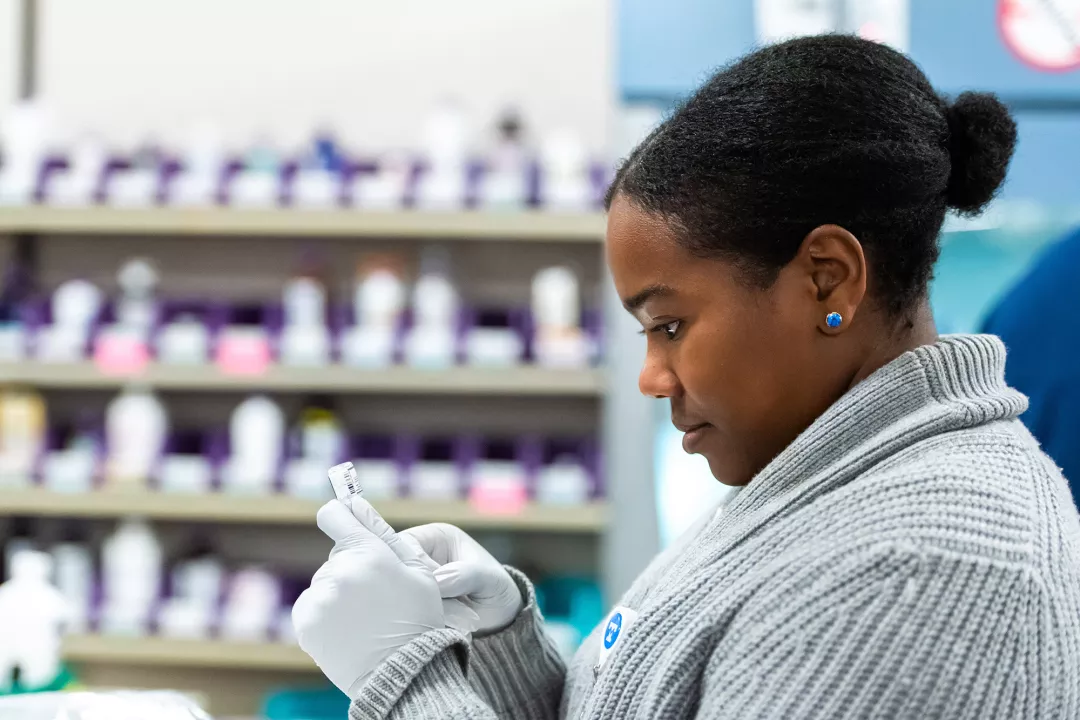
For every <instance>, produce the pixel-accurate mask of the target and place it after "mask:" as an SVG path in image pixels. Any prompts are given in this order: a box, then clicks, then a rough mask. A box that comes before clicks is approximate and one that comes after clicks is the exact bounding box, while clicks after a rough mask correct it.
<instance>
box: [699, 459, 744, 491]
mask: <svg viewBox="0 0 1080 720" xmlns="http://www.w3.org/2000/svg"><path fill="white" fill-rule="evenodd" d="M702 455H704V456H705V459H706V460H707V461H708V462H709V471H710V472H712V476H713V477H714V478H716V479H717V480H719V481H720V484H721V485H728V486H730V487H742V486H743V485H746V484H747V483H748V482H749V480H748V478H747V477H746V473H745V472H744V471H743V469H742V466H741V465H740V464H739V463H733V462H731V460H732V458H731V457H730V456H729V457H728V458H726V460H727V462H724V461H723V460H721V458H719V457H717V456H716V455H714V454H713V453H702Z"/></svg>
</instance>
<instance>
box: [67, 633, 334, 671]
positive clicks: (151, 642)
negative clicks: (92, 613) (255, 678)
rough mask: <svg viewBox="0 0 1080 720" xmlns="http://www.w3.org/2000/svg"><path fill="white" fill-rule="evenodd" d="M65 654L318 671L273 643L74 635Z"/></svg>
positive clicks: (88, 659) (294, 650)
mask: <svg viewBox="0 0 1080 720" xmlns="http://www.w3.org/2000/svg"><path fill="white" fill-rule="evenodd" d="M63 653H64V658H66V659H67V660H68V661H70V662H76V663H111V664H117V665H120V664H124V665H156V666H166V667H198V668H230V669H238V670H289V671H318V668H317V667H316V666H315V664H314V663H313V662H312V661H311V658H309V657H308V656H307V655H306V654H305V653H304V651H303V650H301V649H300V648H298V647H296V646H293V645H285V644H279V643H270V642H264V643H255V642H252V643H246V642H236V641H225V640H180V639H172V638H158V637H144V638H126V637H111V636H105V635H71V636H68V637H66V638H65V639H64V650H63Z"/></svg>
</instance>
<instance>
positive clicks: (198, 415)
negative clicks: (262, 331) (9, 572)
mask: <svg viewBox="0 0 1080 720" xmlns="http://www.w3.org/2000/svg"><path fill="white" fill-rule="evenodd" d="M603 230H604V218H603V216H602V215H601V214H598V213H580V214H560V213H546V212H522V213H487V212H430V213H429V212H365V211H360V210H344V209H342V210H320V211H316V210H294V209H231V208H202V209H175V208H112V207H89V208H56V207H45V206H33V207H19V208H12V207H6V208H5V207H0V265H3V264H4V263H5V262H6V261H7V259H8V258H11V259H17V260H18V261H19V262H22V263H24V264H26V265H27V266H29V267H31V268H32V269H33V274H34V276H35V279H36V280H37V282H38V284H39V285H40V286H42V287H47V288H51V287H54V286H55V285H56V284H58V283H59V282H61V281H63V280H64V279H67V278H69V277H74V276H81V277H87V278H89V279H91V280H94V281H95V282H97V283H98V284H99V285H101V286H103V287H105V288H111V287H113V284H114V283H113V276H114V274H115V271H116V269H117V267H118V266H119V264H120V262H122V261H123V260H124V259H126V258H127V257H131V256H135V255H140V256H146V257H149V258H151V259H153V260H154V261H155V262H156V263H157V264H158V265H159V267H160V268H161V269H162V272H163V277H165V278H166V280H167V282H168V283H171V287H170V290H171V291H172V292H173V293H174V294H179V295H180V296H183V294H184V293H187V294H188V295H195V296H210V297H213V296H215V294H216V293H217V292H219V291H221V290H222V289H224V290H227V291H235V292H237V293H252V294H255V295H258V296H259V297H260V298H267V297H274V296H275V293H276V292H279V291H280V290H279V289H280V287H281V284H282V283H283V281H284V280H285V279H286V277H287V272H288V269H289V268H290V266H291V265H292V264H293V263H295V261H296V259H297V255H298V253H299V252H300V251H301V250H303V251H304V252H307V253H309V254H310V253H314V254H315V255H318V256H319V257H320V258H321V259H322V260H323V261H324V263H325V264H326V265H328V266H330V267H332V268H336V269H337V270H338V272H339V276H338V277H337V282H338V284H337V286H336V288H335V287H334V286H331V291H332V292H333V291H335V290H336V291H337V292H339V293H340V291H341V288H342V287H344V285H345V283H346V281H347V278H348V275H349V274H350V273H351V268H352V267H353V266H354V263H355V258H356V256H357V255H358V254H362V253H363V252H368V251H373V252H387V251H390V252H394V251H399V250H404V251H406V252H415V251H416V250H417V249H419V245H421V244H432V243H439V244H442V245H446V246H447V247H448V248H449V251H450V255H451V257H454V258H455V272H458V271H459V270H460V271H462V272H463V273H464V275H465V276H464V277H462V278H460V281H461V283H462V286H463V287H466V288H469V289H470V290H471V289H475V288H487V289H490V290H491V293H493V296H498V297H500V298H505V297H508V296H509V295H508V294H513V297H514V298H515V300H517V301H521V300H523V299H527V297H528V294H527V283H528V279H529V278H530V277H531V274H532V273H533V272H535V270H537V269H538V268H539V267H543V266H544V265H546V264H553V263H558V262H564V261H567V262H570V263H571V264H573V265H575V267H577V268H578V269H579V271H580V272H581V273H582V274H583V290H585V291H586V292H587V293H589V292H592V291H595V292H594V293H593V296H594V297H597V298H601V297H602V303H603V316H604V323H605V343H606V347H605V351H604V356H605V358H606V360H605V363H604V366H603V368H600V369H582V370H570V371H567V370H551V369H544V368H537V367H518V368H507V369H479V368H470V367H456V368H452V369H448V370H444V371H422V370H415V369H409V368H401V367H394V368H387V369H383V370H353V369H348V368H343V367H335V366H332V367H327V368H320V369H318V370H308V369H303V368H289V367H272V368H270V369H269V370H268V371H267V372H265V373H263V374H259V375H254V376H237V375H227V374H223V373H222V372H220V371H218V370H217V369H216V368H213V367H179V366H165V365H156V364H151V365H149V366H147V367H146V368H145V369H144V370H143V371H141V372H140V373H138V374H137V375H136V376H116V375H110V374H107V373H104V372H102V371H101V370H100V369H99V368H98V367H96V366H95V365H94V364H93V363H90V362H86V363H76V364H41V363H36V362H20V363H14V364H12V363H8V364H0V384H4V383H15V384H19V385H23V386H29V387H35V388H38V389H39V390H40V391H41V392H43V393H44V394H45V395H46V397H47V398H48V401H49V406H50V412H52V411H53V408H54V407H56V408H57V412H58V413H60V412H67V413H69V414H70V413H72V412H75V411H77V410H83V409H85V407H93V408H95V409H98V410H100V409H102V408H103V407H104V404H105V403H106V402H107V400H108V399H109V398H110V397H111V396H112V395H114V394H115V393H116V392H117V391H118V390H119V389H120V388H122V387H123V386H125V385H126V384H127V383H130V382H135V383H138V384H140V385H143V386H147V387H150V388H153V389H155V390H156V391H159V392H160V393H161V394H162V397H163V398H164V399H165V402H166V404H167V405H168V406H169V407H170V411H172V409H173V407H174V406H175V407H179V408H181V409H184V412H185V413H186V418H187V422H189V423H190V422H191V421H192V419H193V418H195V419H196V421H203V420H204V419H205V422H208V423H209V422H217V423H219V424H220V422H221V419H222V413H227V409H226V408H228V407H230V406H231V405H230V403H231V404H235V402H236V399H237V398H239V397H241V396H243V395H244V394H247V393H251V392H266V393H270V394H271V395H273V396H275V397H277V398H280V401H281V402H282V404H283V406H285V407H288V408H291V410H295V409H296V407H297V406H298V403H300V402H302V398H303V397H304V396H306V395H309V394H319V395H333V396H335V397H338V398H339V399H340V402H341V403H342V405H343V406H344V407H345V408H346V409H347V410H349V411H350V412H352V418H353V419H359V420H360V421H362V422H367V421H370V419H371V418H372V417H377V418H379V419H380V421H385V425H384V426H380V427H385V426H389V427H395V423H398V422H403V423H406V424H409V423H420V424H421V425H423V423H424V422H428V423H429V425H430V423H431V422H444V423H453V425H451V427H455V428H457V427H458V423H462V424H465V425H467V424H468V423H469V422H475V421H478V419H485V418H488V417H489V416H490V423H491V424H493V425H494V427H495V428H503V427H506V428H515V427H528V428H530V429H543V428H539V426H540V425H542V426H544V428H546V429H549V430H552V431H555V430H565V429H566V428H571V429H575V431H578V430H581V429H587V430H588V431H592V432H596V431H597V427H599V428H600V433H601V438H602V447H603V452H604V455H605V476H606V478H607V496H606V498H605V501H604V502H598V503H594V504H592V505H589V506H584V507H566V508H561V507H545V506H542V505H536V504H530V505H527V506H525V507H524V508H521V509H520V510H519V511H518V512H514V513H510V514H491V513H489V512H481V511H479V510H477V509H476V508H474V507H473V506H471V505H470V504H469V503H468V502H466V501H460V502H454V503H436V502H418V501H413V500H404V499H402V500H392V501H382V502H377V503H376V505H377V507H378V508H379V509H380V511H381V512H382V513H383V514H384V516H385V517H386V518H387V520H388V521H390V522H391V523H392V524H395V525H398V526H401V527H404V526H408V525H415V524H420V523H424V522H431V521H445V522H451V523H455V524H458V525H460V526H462V527H465V528H468V529H469V530H470V531H472V532H474V533H494V534H497V535H499V536H501V537H503V538H512V539H513V542H514V543H518V542H520V543H522V544H523V545H524V546H526V549H529V548H532V550H533V552H534V553H539V554H542V555H543V559H544V561H545V562H549V563H555V566H556V568H557V566H558V563H560V562H571V563H577V564H578V565H581V564H582V563H584V564H585V565H586V566H588V567H591V568H592V571H593V572H597V571H598V572H599V574H600V575H601V577H602V579H603V581H604V585H605V588H606V589H607V592H608V594H609V595H611V596H615V595H617V593H620V592H621V591H622V590H624V589H625V588H626V587H627V586H628V585H629V582H630V580H631V579H632V578H633V577H634V576H635V575H636V574H637V572H638V571H639V570H640V569H641V568H642V567H643V565H644V563H645V562H647V560H648V558H649V557H651V555H652V554H653V553H654V552H655V550H656V547H655V544H656V539H655V537H656V532H655V523H656V519H655V508H654V504H653V500H652V498H653V496H654V491H653V488H652V471H651V469H652V444H653V442H654V430H655V419H656V418H655V415H654V410H653V409H652V407H651V406H650V405H648V404H647V403H646V402H645V401H644V400H643V399H642V398H641V397H640V396H639V395H638V393H637V382H636V379H637V371H638V362H639V359H640V353H641V348H640V346H639V345H638V344H637V343H638V342H639V341H640V339H639V338H637V336H636V334H635V333H634V332H632V330H635V329H636V328H635V327H633V325H634V323H633V321H632V319H630V318H629V317H628V316H625V313H624V312H623V310H622V309H621V306H620V304H619V302H618V301H617V299H616V298H615V297H614V293H613V292H612V291H610V290H607V291H601V288H604V287H605V286H607V285H609V283H608V282H607V281H606V280H605V277H604V274H603V268H602V257H601V240H602V236H603ZM227 299H233V298H227ZM290 403H291V405H290ZM345 415H348V413H345ZM204 416H205V417H204ZM345 421H346V424H347V425H348V424H349V418H348V417H346V418H345ZM523 424H524V425H523ZM428 429H430V427H428ZM316 509H317V503H312V502H308V501H303V500H297V499H292V498H288V497H284V496H273V497H263V498H241V497H230V496H227V495H224V494H214V495H207V496H179V495H164V494H160V493H155V492H152V491H137V492H131V491H128V492H108V491H105V490H102V491H98V492H94V493H91V494H85V495H62V494H55V493H51V492H48V491H45V490H41V489H37V488H22V489H19V488H12V487H8V488H2V489H0V517H12V516H27V517H34V518H41V519H42V520H41V521H42V522H58V521H59V520H58V519H62V518H72V519H78V520H81V521H83V522H90V523H104V524H105V525H108V523H109V522H111V521H113V520H114V519H116V518H120V517H124V516H129V515H138V516H142V517H145V518H148V519H151V520H153V521H154V522H156V523H161V524H163V526H165V527H174V528H179V529H180V530H185V529H189V528H190V529H192V531H193V532H200V533H202V532H207V531H203V530H195V529H196V528H212V529H213V532H221V533H225V532H227V533H232V534H231V535H229V537H230V538H232V537H239V538H240V540H244V539H245V537H247V538H248V539H247V543H248V545H247V547H250V548H252V549H253V550H261V551H264V552H265V550H266V548H267V547H272V546H273V544H274V538H275V537H277V534H278V533H288V534H289V535H288V537H289V538H290V540H289V542H290V543H292V542H293V540H292V538H299V535H297V534H303V533H311V537H310V538H308V539H307V540H305V542H306V543H307V544H308V545H311V543H312V542H316V544H315V545H313V547H316V548H318V553H321V554H325V548H324V547H323V546H322V545H321V544H317V540H322V541H324V540H325V538H321V536H319V535H318V532H317V530H315V529H314V522H313V520H314V515H315V511H316ZM2 522H3V520H0V523H2ZM237 533H239V534H240V535H239V536H237V535H236V534H237ZM244 533H248V535H247V536H245V535H244ZM305 537H306V536H305ZM316 538H317V539H316ZM298 542H299V540H298ZM241 545H243V543H241ZM293 549H294V548H291V547H290V550H293ZM236 552H239V551H236ZM236 552H234V555H235V554H236ZM242 559H243V558H242ZM255 559H258V558H255ZM311 563H312V568H313V567H314V566H315V565H317V563H318V555H315V556H313V557H312V558H311ZM549 569H550V568H549ZM65 653H66V656H67V658H68V659H69V660H70V661H71V662H72V663H73V664H75V665H76V667H77V669H78V670H79V672H80V673H81V675H82V677H83V678H84V680H87V681H88V682H91V683H93V684H97V685H110V686H116V685H141V686H146V687H162V686H168V687H174V688H178V689H190V690H193V691H198V692H202V693H205V694H206V695H207V696H208V697H209V700H210V703H211V709H212V710H214V711H215V712H217V713H221V714H226V715H229V714H251V713H252V712H253V711H254V709H255V707H256V703H257V699H258V698H259V697H260V696H261V694H262V693H264V692H265V691H266V689H267V688H270V687H274V686H282V685H288V684H296V683H301V684H302V683H308V684H310V683H313V682H318V676H317V675H316V674H315V673H313V672H312V671H313V670H314V667H313V665H312V664H311V663H310V662H309V660H308V659H307V658H306V656H304V655H303V653H301V652H300V651H299V650H298V649H296V648H295V647H291V646H288V645H282V644H274V643H264V644H259V643H237V642H225V641H218V640H203V641H195V640H180V639H166V638H113V637H98V636H92V635H89V636H85V635H84V636H77V637H71V638H68V640H67V643H66V645H65Z"/></svg>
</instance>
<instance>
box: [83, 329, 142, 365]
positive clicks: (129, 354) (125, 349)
mask: <svg viewBox="0 0 1080 720" xmlns="http://www.w3.org/2000/svg"><path fill="white" fill-rule="evenodd" d="M149 362H150V350H149V348H147V347H146V343H145V342H143V341H142V340H140V339H139V338H137V337H134V336H133V335H131V334H129V333H122V332H115V333H114V332H108V331H106V332H103V333H101V335H100V337H98V339H97V342H95V343H94V363H95V364H96V365H97V367H98V370H100V371H101V372H102V373H104V374H106V375H138V374H139V373H141V372H142V371H143V370H145V369H146V365H147V363H149Z"/></svg>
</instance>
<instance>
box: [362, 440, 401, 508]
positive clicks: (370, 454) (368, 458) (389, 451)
mask: <svg viewBox="0 0 1080 720" xmlns="http://www.w3.org/2000/svg"><path fill="white" fill-rule="evenodd" d="M350 455H351V459H352V461H353V463H355V464H356V465H357V472H358V473H359V480H360V486H361V487H363V488H364V489H365V491H367V490H369V489H372V488H373V487H374V486H373V483H375V484H377V485H379V490H380V492H376V493H375V495H374V497H379V496H380V495H385V496H387V497H391V498H396V497H401V496H402V495H404V494H405V491H406V485H407V483H406V478H407V475H406V472H407V468H408V462H409V447H408V441H407V440H406V439H405V438H403V437H401V436H395V435H387V434H364V435H358V436H356V437H353V438H352V441H351V443H350ZM369 462H378V463H380V464H381V463H383V462H385V463H387V464H388V465H389V466H390V467H391V470H390V472H391V473H392V477H382V476H380V477H372V476H371V475H370V472H371V467H370V466H368V467H365V463H369Z"/></svg>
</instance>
